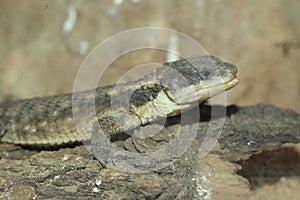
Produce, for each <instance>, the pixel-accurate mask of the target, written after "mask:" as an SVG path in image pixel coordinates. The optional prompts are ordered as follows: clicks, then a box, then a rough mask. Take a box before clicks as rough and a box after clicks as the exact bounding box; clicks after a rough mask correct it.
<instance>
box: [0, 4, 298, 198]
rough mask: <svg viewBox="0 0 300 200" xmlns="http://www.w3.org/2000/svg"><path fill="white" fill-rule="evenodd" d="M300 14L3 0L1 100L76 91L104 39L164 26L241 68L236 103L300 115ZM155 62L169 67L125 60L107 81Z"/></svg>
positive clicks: (233, 94)
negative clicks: (76, 80)
mask: <svg viewBox="0 0 300 200" xmlns="http://www.w3.org/2000/svg"><path fill="white" fill-rule="evenodd" d="M299 10H300V1H299V0H277V1H274V0H264V1H260V0H243V1H241V0H223V1H221V0H186V1H180V0H172V1H171V0H165V1H158V0H154V1H145V0H114V1H109V0H102V1H95V0H93V1H92V0H91V1H79V0H77V1H71V0H69V1H59V0H40V1H33V0H27V1H21V0H14V1H6V0H0V31H1V34H0V44H1V48H0V98H1V100H2V101H3V100H5V99H7V98H26V97H33V96H43V95H51V94H57V93H63V92H70V91H72V87H73V81H74V78H75V75H76V72H77V70H78V68H79V66H80V64H81V63H82V61H83V59H84V58H85V57H86V56H87V54H88V53H89V52H90V51H91V50H92V49H93V48H94V47H95V46H96V45H97V44H98V43H99V42H101V41H103V40H105V39H107V38H108V37H110V36H112V35H114V34H116V33H119V32H121V31H125V30H128V29H131V28H137V27H145V26H156V27H164V28H170V29H174V30H177V31H180V32H182V33H185V34H187V35H188V36H190V37H192V38H193V39H195V40H196V41H197V42H199V43H200V44H202V45H203V47H204V48H205V49H206V50H207V51H208V52H209V53H210V54H212V55H216V56H217V57H220V58H222V59H224V60H226V61H228V62H231V63H234V64H236V65H237V66H238V67H239V78H240V84H239V85H238V86H237V87H236V88H234V89H233V90H232V91H230V92H228V95H227V98H228V103H229V104H233V103H234V104H237V105H251V104H257V103H270V104H275V105H277V106H279V107H283V108H291V109H293V110H296V111H297V112H300V101H299V98H300V66H299V63H300V21H299V15H300V14H299V13H300V12H299ZM152 61H155V62H165V61H166V54H164V53H162V52H159V51H150V50H149V51H145V52H136V53H133V54H131V55H128V56H125V57H123V58H122V59H120V60H118V61H116V62H115V63H113V64H112V66H111V67H110V68H109V71H108V72H107V74H106V75H105V77H104V79H103V80H102V84H109V83H113V82H115V81H117V80H118V77H120V76H121V75H122V74H123V73H125V72H126V71H127V70H128V69H130V68H131V67H134V66H136V65H137V64H142V63H147V62H152ZM296 183H297V184H298V185H299V181H296ZM291 184H294V182H292V183H291ZM277 187H278V186H277ZM291 188H293V187H291ZM258 190H259V189H258ZM294 192H297V190H296V191H294ZM288 193H289V192H288ZM298 193H299V191H298ZM258 194H260V193H258ZM263 194H264V193H263ZM255 197H256V196H255V195H254V196H253V198H254V199H259V197H257V198H255ZM276 197H278V195H276ZM263 199H265V198H263ZM273 199H274V198H273ZM290 199H291V198H290Z"/></svg>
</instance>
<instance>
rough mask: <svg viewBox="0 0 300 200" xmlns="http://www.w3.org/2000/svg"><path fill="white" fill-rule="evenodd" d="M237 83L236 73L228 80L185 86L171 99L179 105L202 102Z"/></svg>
mask: <svg viewBox="0 0 300 200" xmlns="http://www.w3.org/2000/svg"><path fill="white" fill-rule="evenodd" d="M238 83H239V79H238V78H237V77H236V75H234V76H232V77H231V78H230V79H229V80H222V79H221V81H216V82H212V83H207V84H203V85H195V86H191V87H188V88H185V89H183V90H181V91H180V92H179V93H177V95H175V96H176V97H177V98H176V97H175V98H172V99H173V101H174V102H176V103H177V104H180V105H184V104H191V103H195V102H197V101H198V102H203V101H205V100H207V99H209V98H211V97H213V96H215V95H217V94H220V93H222V92H225V91H226V90H229V89H231V88H233V87H234V86H236V85H237V84H238ZM172 96H173V95H172ZM178 97H180V98H178Z"/></svg>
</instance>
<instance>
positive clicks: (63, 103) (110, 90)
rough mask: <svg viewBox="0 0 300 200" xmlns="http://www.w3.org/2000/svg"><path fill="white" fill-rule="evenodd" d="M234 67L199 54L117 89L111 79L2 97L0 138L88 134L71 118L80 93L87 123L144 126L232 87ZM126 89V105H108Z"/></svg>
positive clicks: (16, 140) (46, 140)
mask: <svg viewBox="0 0 300 200" xmlns="http://www.w3.org/2000/svg"><path fill="white" fill-rule="evenodd" d="M237 72H238V69H237V67H236V66H235V65H233V64H230V63H227V62H224V61H222V60H221V59H219V58H217V57H215V56H212V55H204V56H198V57H192V58H187V59H181V60H178V61H173V62H167V63H164V64H162V65H161V67H158V68H157V69H155V70H154V71H153V72H152V73H150V74H148V75H146V76H145V77H143V78H141V79H138V80H136V81H131V82H127V83H124V84H121V85H119V86H118V88H119V89H118V90H114V88H115V85H108V86H104V87H98V88H96V89H94V90H86V91H82V92H78V93H76V95H75V96H74V93H73V94H72V93H68V94H59V95H54V96H46V97H35V98H29V99H21V100H15V101H9V102H3V103H1V104H0V141H1V142H3V143H13V144H18V145H25V146H27V145H28V146H42V147H56V146H60V145H65V144H72V143H76V142H80V141H82V140H83V139H84V140H90V139H91V135H87V136H86V137H82V136H80V135H79V134H78V130H77V129H76V125H75V123H74V120H73V111H74V110H72V109H74V108H72V102H74V101H75V102H76V101H77V100H78V99H76V96H78V97H79V96H80V97H83V98H82V99H83V103H82V104H81V105H82V107H81V108H80V109H81V110H82V111H83V112H84V109H85V106H88V105H86V104H85V103H84V102H88V101H90V100H91V99H92V98H93V97H94V100H95V110H96V118H95V119H94V122H91V124H93V123H95V122H99V124H100V125H101V127H102V128H103V130H104V132H106V134H107V135H108V136H113V135H115V134H119V133H121V132H124V131H126V130H128V129H134V128H135V127H138V126H146V125H147V124H149V123H152V122H154V121H155V120H157V119H158V118H159V117H162V116H167V117H171V116H176V115H178V114H180V113H181V112H182V111H183V110H188V109H191V108H193V107H195V102H197V103H196V105H198V104H200V103H202V102H205V101H206V100H207V99H209V98H210V97H212V96H215V95H217V94H219V93H221V92H224V91H225V90H229V89H231V88H233V87H234V86H236V85H237V84H238V82H239V80H238V78H237ZM177 73H179V74H180V75H179V76H177ZM179 77H181V78H179ZM174 90H176V92H174ZM93 92H95V94H94V93H93ZM128 93H130V94H132V95H131V98H130V100H129V102H128V105H127V107H126V108H124V107H122V106H121V107H120V108H117V109H114V110H112V109H111V102H112V97H114V98H115V99H116V100H117V101H118V102H122V101H124V100H123V98H124V95H126V94H128ZM93 95H94V96H93ZM72 97H73V98H72ZM78 112H80V111H78ZM83 128H84V127H83ZM86 128H87V127H86Z"/></svg>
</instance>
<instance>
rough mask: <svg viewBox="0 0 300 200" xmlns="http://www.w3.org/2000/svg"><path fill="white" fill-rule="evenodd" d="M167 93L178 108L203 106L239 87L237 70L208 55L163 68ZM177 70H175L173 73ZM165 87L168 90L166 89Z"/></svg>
mask: <svg viewBox="0 0 300 200" xmlns="http://www.w3.org/2000/svg"><path fill="white" fill-rule="evenodd" d="M164 65H165V66H166V67H167V68H169V69H171V70H165V71H162V73H161V74H160V76H161V80H164V82H165V83H163V84H162V85H164V88H165V93H166V94H167V95H168V96H169V98H170V99H171V100H172V101H173V102H175V103H176V104H180V105H182V104H190V103H191V102H195V101H198V102H203V101H205V100H207V99H209V98H210V97H212V96H215V95H217V94H219V93H222V92H224V91H225V90H229V89H231V88H232V87H234V86H235V85H237V84H238V82H239V81H238V79H237V77H236V75H237V72H238V69H237V67H236V66H234V65H232V64H230V63H227V62H223V61H222V60H220V59H219V58H216V57H214V56H210V55H206V56H200V57H195V58H188V59H185V60H179V61H175V62H169V63H166V64H164ZM173 69H174V70H173ZM165 85H166V86H165Z"/></svg>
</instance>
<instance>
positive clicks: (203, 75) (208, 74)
mask: <svg viewBox="0 0 300 200" xmlns="http://www.w3.org/2000/svg"><path fill="white" fill-rule="evenodd" d="M199 75H200V77H201V78H202V79H204V80H206V79H209V78H210V77H211V76H212V73H211V72H210V71H208V70H203V71H201V72H199Z"/></svg>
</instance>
